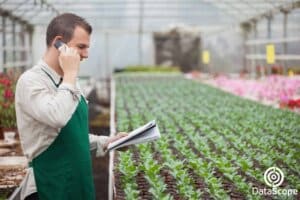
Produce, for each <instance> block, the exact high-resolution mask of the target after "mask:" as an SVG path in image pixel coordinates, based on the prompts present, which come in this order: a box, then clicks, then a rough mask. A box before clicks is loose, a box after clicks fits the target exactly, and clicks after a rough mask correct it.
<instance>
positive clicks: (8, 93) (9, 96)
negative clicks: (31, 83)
mask: <svg viewBox="0 0 300 200" xmlns="http://www.w3.org/2000/svg"><path fill="white" fill-rule="evenodd" d="M3 96H4V98H5V99H12V98H13V97H14V93H13V91H12V90H11V89H5V90H4V94H3Z"/></svg>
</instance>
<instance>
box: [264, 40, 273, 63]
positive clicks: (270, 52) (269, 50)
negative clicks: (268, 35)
mask: <svg viewBox="0 0 300 200" xmlns="http://www.w3.org/2000/svg"><path fill="white" fill-rule="evenodd" d="M266 55H267V56H266V60H267V63H268V64H274V63H275V46H274V45H273V44H268V45H267V46H266Z"/></svg>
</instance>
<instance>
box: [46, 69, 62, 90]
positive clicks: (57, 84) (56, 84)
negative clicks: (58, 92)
mask: <svg viewBox="0 0 300 200" xmlns="http://www.w3.org/2000/svg"><path fill="white" fill-rule="evenodd" d="M42 70H43V71H44V72H45V74H46V75H47V76H48V77H49V78H50V79H51V81H52V83H53V84H54V85H55V86H56V87H57V88H58V87H59V85H60V84H61V83H62V81H63V79H62V78H60V80H59V82H58V83H55V81H54V79H53V78H52V76H51V75H50V74H49V73H48V72H46V71H45V70H44V69H42Z"/></svg>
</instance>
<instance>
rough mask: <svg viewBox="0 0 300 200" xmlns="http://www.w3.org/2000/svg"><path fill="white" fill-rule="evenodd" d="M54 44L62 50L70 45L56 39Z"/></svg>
mask: <svg viewBox="0 0 300 200" xmlns="http://www.w3.org/2000/svg"><path fill="white" fill-rule="evenodd" d="M54 46H55V48H56V49H57V50H59V51H62V50H66V48H67V47H68V46H67V45H66V44H65V43H63V42H62V41H61V40H56V41H55V43H54Z"/></svg>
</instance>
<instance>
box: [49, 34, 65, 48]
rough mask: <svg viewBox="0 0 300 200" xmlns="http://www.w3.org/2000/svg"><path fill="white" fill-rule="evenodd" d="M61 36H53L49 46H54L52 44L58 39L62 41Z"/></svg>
mask: <svg viewBox="0 0 300 200" xmlns="http://www.w3.org/2000/svg"><path fill="white" fill-rule="evenodd" d="M62 39H63V37H62V36H59V35H58V36H55V38H54V39H53V40H52V43H51V46H53V47H55V46H54V44H55V43H56V42H57V41H58V40H61V41H62Z"/></svg>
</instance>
